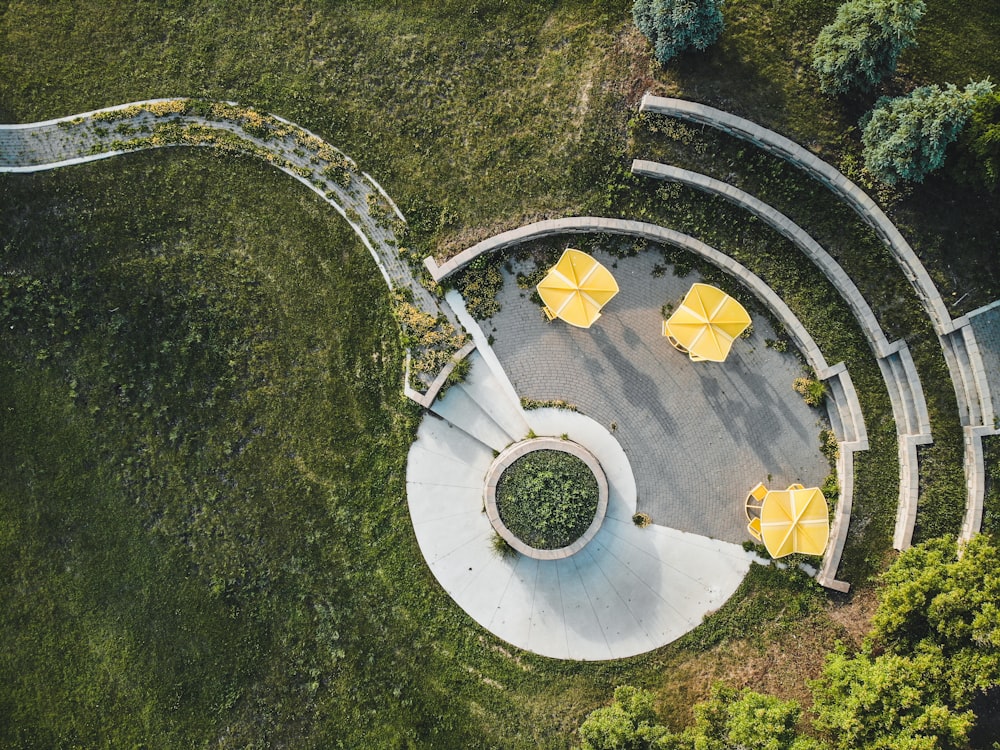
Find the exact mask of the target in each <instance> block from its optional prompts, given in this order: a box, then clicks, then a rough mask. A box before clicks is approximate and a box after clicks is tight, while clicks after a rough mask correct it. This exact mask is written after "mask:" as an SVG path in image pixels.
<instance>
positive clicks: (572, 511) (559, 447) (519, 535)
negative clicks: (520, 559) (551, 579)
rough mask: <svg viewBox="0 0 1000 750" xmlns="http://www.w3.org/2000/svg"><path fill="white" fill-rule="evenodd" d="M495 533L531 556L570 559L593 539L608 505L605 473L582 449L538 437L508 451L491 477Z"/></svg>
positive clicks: (489, 499)
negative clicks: (569, 557) (570, 556)
mask: <svg viewBox="0 0 1000 750" xmlns="http://www.w3.org/2000/svg"><path fill="white" fill-rule="evenodd" d="M486 490H487V491H486V510H487V515H488V516H489V518H490V522H491V523H492V524H493V527H494V529H495V530H496V531H497V533H498V534H500V536H502V537H503V538H504V539H505V540H506V541H507V542H508V544H510V545H511V546H512V547H514V549H516V550H517V551H518V552H521V553H523V554H526V555H529V556H531V557H536V558H542V559H554V558H560V557H568V556H569V555H571V554H573V553H574V552H576V551H578V550H579V549H582V547H583V546H584V545H585V544H586V543H587V542H588V541H590V539H592V538H593V536H594V535H595V534H596V533H597V531H598V529H599V528H600V525H601V522H602V521H603V519H604V514H605V512H606V510H607V504H608V487H607V480H606V479H605V477H604V472H603V471H602V470H601V467H600V464H599V463H598V462H597V459H596V458H594V456H593V455H592V454H591V453H590V452H589V451H587V450H586V449H584V448H583V447H582V446H580V445H577V444H576V443H572V442H570V441H567V440H559V439H556V438H534V439H531V440H526V441H523V442H521V443H516V444H515V445H513V446H510V447H509V448H507V449H506V450H505V451H504V452H503V453H501V454H500V456H498V457H497V459H496V460H495V461H494V462H493V466H492V467H491V468H490V472H489V474H488V475H487V488H486Z"/></svg>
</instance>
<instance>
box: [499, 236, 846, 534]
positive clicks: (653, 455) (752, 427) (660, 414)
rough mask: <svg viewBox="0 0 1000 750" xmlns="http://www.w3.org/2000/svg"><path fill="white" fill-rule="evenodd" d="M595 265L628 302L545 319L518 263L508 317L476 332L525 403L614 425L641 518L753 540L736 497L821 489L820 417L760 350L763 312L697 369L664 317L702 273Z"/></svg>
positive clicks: (646, 260)
mask: <svg viewBox="0 0 1000 750" xmlns="http://www.w3.org/2000/svg"><path fill="white" fill-rule="evenodd" d="M595 257H597V258H598V259H599V260H600V261H601V262H602V263H605V264H606V265H607V266H608V267H609V268H610V269H611V270H612V273H614V275H615V277H616V279H617V280H618V283H619V286H620V287H621V292H620V293H619V294H618V296H617V297H615V298H614V299H613V300H612V301H611V302H610V303H609V305H608V306H607V307H606V308H605V311H604V315H603V316H602V317H601V319H600V320H599V321H598V322H597V323H596V324H595V325H594V326H593V327H592V328H590V329H586V330H583V329H578V328H574V327H572V326H569V325H567V324H565V323H563V322H561V321H553V322H548V321H546V320H545V318H544V316H543V315H542V312H541V309H540V308H539V307H538V306H537V305H536V304H535V303H533V302H532V301H531V300H530V291H526V290H521V289H518V287H517V285H516V282H515V280H514V273H516V272H517V271H518V270H519V267H518V264H517V263H516V262H512V268H513V271H514V273H510V272H505V273H504V289H503V291H502V292H501V294H500V296H499V300H500V302H501V311H500V312H499V313H498V314H497V315H496V316H495V317H494V318H492V319H490V320H487V321H484V322H483V324H482V326H483V329H484V330H485V331H486V333H488V334H490V335H492V336H493V348H494V350H495V351H496V354H497V356H498V357H499V359H500V362H501V364H502V365H503V367H504V369H505V370H506V372H507V374H508V376H509V377H510V380H511V382H512V383H513V385H514V387H515V389H516V390H517V392H518V393H519V394H520V395H521V396H523V397H528V398H531V399H537V400H549V399H563V400H565V401H568V402H569V403H571V404H574V405H576V406H577V407H578V408H579V410H580V411H581V412H582V413H584V414H586V415H588V416H590V417H592V418H594V419H595V420H596V421H597V422H599V423H601V424H603V425H604V426H605V427H608V428H609V429H613V431H614V434H615V436H616V437H617V438H618V440H619V441H620V442H621V445H622V447H623V448H624V450H625V453H626V455H627V456H628V459H629V461H630V463H631V465H632V468H633V471H634V472H635V477H636V484H637V488H638V508H639V510H642V511H645V512H647V513H649V514H650V516H652V518H653V520H654V522H655V523H657V524H659V525H662V526H667V527H670V528H673V529H678V530H681V531H686V532H690V533H694V534H699V535H702V536H707V537H711V538H716V539H722V540H725V541H730V542H741V541H744V540H746V539H747V538H748V536H747V532H746V519H745V517H744V514H743V509H742V506H741V500H742V498H743V497H745V495H746V492H747V490H748V489H749V488H750V487H752V486H753V485H754V484H756V483H757V482H760V481H763V482H765V483H767V484H768V485H769V486H774V487H785V486H787V485H788V484H791V483H792V482H801V483H802V484H805V485H806V486H810V485H817V484H820V483H821V482H822V481H823V479H824V478H825V477H826V475H827V474H828V473H829V471H830V469H829V465H828V464H827V462H826V459H825V458H824V457H823V456H822V454H820V452H819V437H818V436H819V429H820V427H819V424H818V422H819V420H820V419H821V417H822V418H825V417H826V414H825V411H823V412H820V411H818V410H815V409H811V408H809V407H808V406H806V405H805V403H804V402H803V401H802V399H801V398H800V397H799V395H798V394H796V393H795V392H794V391H793V390H792V381H793V380H794V379H795V378H796V377H798V376H800V375H801V374H803V370H802V366H801V365H800V363H799V361H798V360H797V359H796V357H795V356H794V355H793V354H792V353H790V352H789V353H785V354H782V353H779V352H777V351H775V350H773V349H769V348H767V347H766V346H765V343H764V340H765V338H775V334H774V332H773V331H772V330H771V327H770V325H769V324H768V322H767V321H766V320H765V319H764V318H763V317H762V316H760V315H754V316H753V317H754V333H753V335H752V336H751V337H750V338H749V339H746V340H738V341H736V342H735V344H734V346H733V350H732V352H731V354H730V356H729V359H728V360H727V361H726V362H725V363H721V364H716V363H710V362H700V363H695V362H691V361H690V360H689V359H688V358H687V357H686V356H684V355H683V354H681V353H679V352H677V351H676V350H674V349H673V348H672V347H671V346H670V344H668V343H667V340H666V339H665V338H664V337H663V336H662V335H661V328H662V320H663V317H662V313H661V307H662V305H663V304H665V303H667V302H671V303H672V304H674V305H675V306H676V305H677V304H678V303H679V302H680V300H681V299H682V297H683V296H684V294H685V292H686V291H687V289H688V288H689V287H690V285H691V284H692V283H694V282H695V281H699V280H700V278H699V277H698V275H697V274H695V273H691V274H689V275H688V276H687V277H684V278H678V277H676V276H674V275H673V274H672V273H671V270H672V269H668V270H667V272H666V273H665V274H663V275H662V276H659V277H656V276H653V273H652V271H653V267H654V265H655V264H657V263H659V264H663V260H662V258H661V257H660V254H659V253H656V252H644V253H640V255H639V256H637V257H634V258H628V259H623V260H616V259H614V258H613V257H611V256H610V255H608V254H606V253H603V252H597V253H595ZM524 268H530V265H529V266H526V267H522V270H523V269H524Z"/></svg>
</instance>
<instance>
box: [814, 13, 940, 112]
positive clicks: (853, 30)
mask: <svg viewBox="0 0 1000 750" xmlns="http://www.w3.org/2000/svg"><path fill="white" fill-rule="evenodd" d="M924 10H925V6H924V2H923V0H849V2H846V3H844V4H843V5H841V6H840V7H839V8H838V9H837V18H836V20H834V22H833V23H832V24H830V25H829V26H826V27H825V28H823V30H822V31H820V33H819V36H818V37H817V39H816V44H815V45H814V46H813V68H814V69H815V70H816V72H817V73H818V74H819V81H820V89H821V90H822V91H823V93H825V94H847V93H851V92H866V91H871V90H872V89H873V88H874V87H875V84H877V83H878V82H879V81H881V80H882V79H883V78H885V77H886V76H887V75H891V74H892V72H893V71H894V70H895V69H896V62H897V60H898V59H899V55H900V53H902V51H903V50H904V49H906V48H907V47H910V46H912V45H913V44H914V43H915V41H914V36H915V32H916V27H917V23H918V22H919V21H920V19H921V17H922V16H923V15H924Z"/></svg>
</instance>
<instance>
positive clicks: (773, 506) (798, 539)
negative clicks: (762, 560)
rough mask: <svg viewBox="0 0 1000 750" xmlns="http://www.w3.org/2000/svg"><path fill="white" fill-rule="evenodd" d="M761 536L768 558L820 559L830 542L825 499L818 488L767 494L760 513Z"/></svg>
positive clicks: (777, 491) (799, 488) (794, 488)
mask: <svg viewBox="0 0 1000 750" xmlns="http://www.w3.org/2000/svg"><path fill="white" fill-rule="evenodd" d="M760 533H761V536H762V537H763V541H764V546H765V547H767V551H768V552H770V553H771V557H775V558H778V557H784V556H785V555H790V554H792V553H793V552H801V553H803V554H806V555H822V554H823V550H825V549H826V543H827V541H828V540H829V539H830V519H829V511H828V509H827V506H826V498H825V497H823V493H822V492H821V491H820V490H819V488H818V487H808V488H802V487H801V485H792V487H789V488H788V489H787V490H772V491H770V492H768V493H767V495H765V496H764V504H763V505H762V506H761V509H760Z"/></svg>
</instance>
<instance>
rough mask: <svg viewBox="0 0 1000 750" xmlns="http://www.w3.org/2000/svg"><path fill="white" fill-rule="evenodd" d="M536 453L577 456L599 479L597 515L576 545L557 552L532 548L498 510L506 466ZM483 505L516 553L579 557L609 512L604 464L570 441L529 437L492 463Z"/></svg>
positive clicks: (548, 557) (539, 557)
mask: <svg viewBox="0 0 1000 750" xmlns="http://www.w3.org/2000/svg"><path fill="white" fill-rule="evenodd" d="M534 451H559V452H561V453H568V454H570V455H571V456H576V457H577V458H579V459H580V460H581V461H583V462H584V463H585V464H587V468H589V469H590V471H591V472H592V473H593V475H594V478H595V479H596V480H597V489H598V497H597V512H596V513H595V514H594V520H593V521H592V522H591V523H590V526H588V527H587V530H586V531H584V532H583V534H582V535H581V536H580V537H579V538H578V539H577V540H576V541H575V542H573V543H572V544H570V545H568V546H566V547H559V548H558V549H539V548H537V547H531V546H529V545H528V544H526V543H525V542H523V541H521V540H520V539H519V538H518V537H516V536H515V535H514V533H513V532H511V530H510V529H508V528H507V527H506V526H505V525H504V523H503V521H502V520H501V519H500V511H499V510H498V509H497V482H499V481H500V476H501V475H502V474H503V473H504V471H505V470H506V469H507V467H509V466H510V465H511V464H513V463H514V462H515V461H517V459H519V458H521V457H523V456H525V455H527V454H528V453H532V452H534ZM483 502H484V504H485V506H486V516H487V518H489V519H490V524H491V525H492V526H493V528H494V530H495V531H496V532H497V533H498V534H499V535H500V536H502V537H503V538H504V540H505V541H506V542H507V544H509V545H510V546H511V547H513V548H514V549H515V550H517V551H518V552H520V553H521V554H522V555H526V556H528V557H533V558H535V559H536V560H561V559H563V558H565V557H569V556H570V555H574V554H576V553H577V552H579V551H580V550H581V549H583V548H584V547H585V546H587V543H588V542H589V541H590V540H591V539H593V538H594V536H595V535H596V534H597V532H598V531H599V530H600V528H601V524H602V523H603V522H604V515H605V513H607V511H608V479H607V477H605V476H604V469H602V468H601V464H600V463H599V462H598V460H597V458H595V457H594V454H593V453H591V452H590V451H588V450H587V449H586V448H584V447H583V446H582V445H580V444H578V443H574V442H572V441H571V440H561V439H559V438H554V437H539V438H530V439H528V440H522V441H521V442H519V443H514V444H513V445H510V446H508V447H507V448H505V449H504V450H503V451H502V452H501V453H500V455H499V456H497V457H496V458H495V459H494V460H493V463H492V464H491V465H490V469H489V471H488V472H486V486H485V487H484V489H483Z"/></svg>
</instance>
